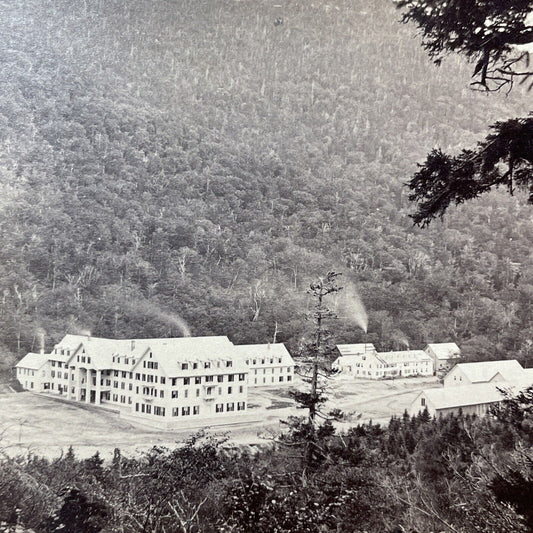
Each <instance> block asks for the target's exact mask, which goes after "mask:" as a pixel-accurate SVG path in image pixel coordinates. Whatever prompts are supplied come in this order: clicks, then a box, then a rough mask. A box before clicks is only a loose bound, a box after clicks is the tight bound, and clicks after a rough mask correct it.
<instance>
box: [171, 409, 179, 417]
mask: <svg viewBox="0 0 533 533" xmlns="http://www.w3.org/2000/svg"><path fill="white" fill-rule="evenodd" d="M179 412H180V408H179V407H173V408H172V416H178V415H179Z"/></svg>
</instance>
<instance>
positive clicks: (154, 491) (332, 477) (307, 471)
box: [0, 390, 533, 533]
mask: <svg viewBox="0 0 533 533" xmlns="http://www.w3.org/2000/svg"><path fill="white" fill-rule="evenodd" d="M531 401H532V395H531V390H529V391H528V392H526V393H525V394H524V395H523V396H522V397H520V398H519V399H518V400H517V401H509V404H508V405H506V406H504V407H503V408H502V409H501V410H500V411H496V412H495V414H493V415H492V416H490V417H487V418H485V419H476V418H471V417H468V416H466V417H464V416H462V415H460V416H453V415H450V416H447V417H444V418H439V419H432V418H431V417H430V416H429V415H428V414H427V411H426V412H424V413H420V414H419V415H418V416H413V417H410V416H408V415H407V414H405V415H404V416H403V417H401V418H392V419H391V421H390V423H389V425H388V427H380V426H379V425H372V424H371V423H370V424H365V425H360V426H358V427H355V428H353V429H351V430H349V431H348V432H345V433H342V434H338V433H336V432H335V430H334V429H333V427H332V426H331V424H330V423H328V422H325V423H324V424H323V425H321V426H318V427H317V428H316V429H315V428H314V426H312V425H310V424H309V423H308V422H306V419H296V420H294V419H293V420H291V421H290V423H289V426H290V431H289V432H288V433H287V434H285V436H284V437H283V439H282V440H281V441H278V442H276V443H274V442H271V443H270V444H269V443H268V442H267V443H266V444H265V446H264V447H259V448H258V449H256V450H255V452H254V453H249V452H246V451H242V450H241V451H237V450H235V449H228V448H226V447H225V446H224V442H223V440H220V439H218V438H217V437H216V436H205V435H196V436H194V437H192V438H191V439H190V440H188V441H187V442H185V443H183V444H182V445H181V446H178V447H177V448H175V449H166V448H153V449H152V450H150V451H148V452H146V453H144V454H143V455H141V456H140V457H137V458H132V457H125V456H123V455H121V453H120V450H118V449H116V450H115V453H114V456H113V459H112V461H109V462H107V463H105V462H104V461H103V460H102V459H101V457H100V456H99V454H98V453H97V454H95V455H94V456H93V457H91V458H89V459H78V458H76V456H75V454H74V452H73V451H72V449H70V450H69V451H68V452H67V453H66V454H64V455H63V456H61V457H59V458H57V459H55V460H47V459H43V458H40V457H37V456H33V455H30V456H28V457H20V458H16V459H6V458H4V459H2V464H1V468H0V496H1V497H0V522H4V523H7V524H18V525H19V526H23V527H31V528H32V529H33V530H34V531H35V532H37V533H41V532H43V533H52V532H59V531H62V532H63V533H69V532H72V533H74V532H75V533H97V532H99V531H104V532H109V533H111V532H124V531H127V532H128V533H137V532H139V533H140V532H150V533H164V532H167V533H168V532H170V531H172V532H183V533H195V532H202V533H208V532H220V533H222V532H230V531H231V532H233V533H238V532H242V533H249V532H250V531H257V532H261V533H263V532H265V533H266V532H268V533H274V532H277V533H283V532H287V533H289V532H290V533H304V532H309V533H314V532H316V533H319V532H323V533H327V532H336V533H339V532H346V533H357V532H363V531H365V532H367V533H378V532H379V533H383V532H389V533H392V532H397V531H405V532H410V533H415V532H417V531H418V532H431V531H435V532H436V531H449V532H455V533H472V532H473V531H477V532H486V533H489V532H494V531H498V532H500V531H506V532H510V533H518V532H530V531H533V514H532V509H531V498H532V497H533V484H532V481H531V479H532V467H531V465H532V464H533V463H532V460H533V457H532V456H531V446H532V444H533V440H532V434H531V422H532V420H531ZM309 451H310V452H311V453H309Z"/></svg>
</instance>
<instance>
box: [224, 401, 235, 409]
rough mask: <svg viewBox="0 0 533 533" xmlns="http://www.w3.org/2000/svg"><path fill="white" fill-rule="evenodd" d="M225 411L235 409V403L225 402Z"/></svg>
mask: <svg viewBox="0 0 533 533" xmlns="http://www.w3.org/2000/svg"><path fill="white" fill-rule="evenodd" d="M226 411H235V404H234V403H233V402H229V403H228V404H226Z"/></svg>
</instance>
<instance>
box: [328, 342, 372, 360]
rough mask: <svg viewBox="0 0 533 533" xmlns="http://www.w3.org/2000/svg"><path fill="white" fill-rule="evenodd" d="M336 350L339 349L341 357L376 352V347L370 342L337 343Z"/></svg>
mask: <svg viewBox="0 0 533 533" xmlns="http://www.w3.org/2000/svg"><path fill="white" fill-rule="evenodd" d="M337 350H339V353H340V354H341V357H349V356H353V355H364V354H367V353H376V347H375V346H374V345H373V344H371V343H359V344H337Z"/></svg>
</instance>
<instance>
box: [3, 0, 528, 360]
mask: <svg viewBox="0 0 533 533" xmlns="http://www.w3.org/2000/svg"><path fill="white" fill-rule="evenodd" d="M398 19H399V14H398V13H397V12H396V11H395V10H394V7H393V5H391V4H389V2H387V1H385V0H383V1H375V2H372V3H371V5H369V3H368V2H365V1H359V0H350V1H344V0H333V1H332V2H328V3H327V4H324V3H322V2H316V3H309V2H304V3H299V2H296V1H283V2H279V3H277V4H272V3H271V2H263V1H256V2H247V1H242V2H236V1H233V0H223V1H217V2H214V1H211V0H202V1H198V0H194V1H189V0H177V1H175V2H167V1H163V0H155V1H154V0H150V1H147V0H137V1H135V2H131V1H126V0H106V1H102V0H84V1H75V0H59V1H57V2H52V3H50V2H46V1H44V0H29V1H27V2H23V3H20V2H2V9H1V10H0V20H1V22H2V28H3V30H2V40H1V42H0V57H1V61H0V125H1V126H0V140H1V150H0V187H1V193H2V194H1V199H0V294H1V297H0V345H1V349H2V351H3V352H4V354H5V355H6V359H5V363H7V364H10V363H12V361H13V360H14V358H15V357H16V356H20V355H22V354H23V353H25V352H26V351H28V350H30V349H33V350H36V349H37V348H39V346H40V343H41V339H42V338H44V339H45V342H46V346H47V347H48V348H50V347H51V345H52V344H53V343H54V342H57V340H58V339H59V338H60V337H61V336H62V335H63V334H64V333H66V332H79V331H81V330H87V329H88V330H91V331H92V332H93V334H94V335H100V336H113V337H115V336H116V337H150V336H167V335H181V334H182V329H181V328H180V325H179V321H178V320H177V318H176V315H179V316H180V317H182V318H183V319H185V320H186V321H187V322H188V323H189V324H190V327H191V330H192V333H193V334H196V335H208V334H225V335H229V336H230V338H231V339H232V340H233V341H234V342H267V341H269V340H272V338H273V333H274V331H275V329H276V325H277V329H278V331H279V333H278V335H277V340H278V341H284V342H287V343H288V345H289V347H290V348H291V349H292V350H293V351H297V350H298V347H299V345H300V342H301V336H302V334H303V332H304V331H305V329H306V324H305V321H304V316H305V311H306V309H307V307H308V305H309V303H308V301H307V300H306V296H305V292H304V288H305V287H306V286H307V284H308V282H309V280H311V279H314V278H315V277H316V275H317V274H318V273H319V272H325V271H327V270H329V269H332V268H334V269H337V270H338V271H341V272H343V274H344V277H343V281H344V282H345V283H350V284H355V285H356V286H357V287H358V289H359V292H360V293H361V295H362V298H363V301H364V302H365V303H366V305H367V308H368V311H369V316H370V323H369V332H368V335H366V337H365V336H364V334H363V332H362V331H361V330H360V329H358V328H357V327H356V326H355V323H354V321H353V320H352V319H351V316H350V313H349V312H348V311H346V312H342V313H339V314H340V315H341V316H342V317H343V318H342V320H341V321H340V322H339V325H338V327H337V328H336V329H337V331H338V340H339V341H352V342H355V341H361V340H364V339H366V340H367V341H369V342H374V343H376V345H377V346H378V348H380V349H390V348H394V347H399V346H401V345H405V344H406V342H409V343H410V345H411V346H414V347H420V346H422V345H423V344H424V343H425V342H427V341H447V340H455V341H457V342H458V343H459V344H460V345H461V346H462V348H463V350H464V353H465V356H466V357H468V358H471V359H475V358H498V357H508V356H511V355H512V356H519V357H521V358H524V359H525V360H526V359H527V358H528V356H529V355H530V353H531V350H532V347H533V342H532V339H533V331H532V328H531V324H532V323H533V308H532V302H533V262H532V261H531V258H530V243H531V239H532V238H533V220H532V218H531V210H530V208H528V207H526V206H525V205H524V202H523V200H522V199H521V198H508V197H507V196H506V195H505V194H501V195H500V194H498V193H497V192H496V193H494V194H492V195H491V196H489V197H487V198H485V199H484V200H483V203H481V202H478V203H476V202H474V203H473V204H472V205H469V206H467V207H464V208H461V209H456V210H453V211H451V212H450V213H449V215H448V216H447V218H446V219H445V220H444V222H443V223H439V224H435V225H434V226H433V227H431V228H430V229H429V230H426V231H421V230H418V229H416V228H413V226H412V223H411V221H410V219H409V218H408V216H407V215H408V213H409V212H410V209H411V207H410V206H409V205H408V202H407V200H406V198H407V192H406V191H405V187H404V182H405V181H406V180H407V177H408V176H409V175H410V174H411V173H412V170H413V169H414V168H415V167H414V165H415V162H416V161H417V160H420V159H421V158H422V156H423V154H425V153H426V152H427V150H428V149H430V148H431V147H432V146H434V145H435V144H439V145H440V146H442V147H443V148H444V149H446V150H451V151H453V150H454V149H456V148H457V147H459V146H461V145H464V144H469V143H470V144H471V143H473V142H474V141H475V140H477V139H478V137H479V136H481V135H482V134H483V133H484V128H485V127H486V124H487V123H490V122H493V121H494V120H497V119H499V118H501V117H504V116H508V115H510V114H513V113H514V114H520V113H521V112H522V111H523V110H522V108H521V104H520V94H519V93H518V92H517V93H515V94H514V95H511V96H510V97H509V98H507V99H505V98H503V96H500V95H494V96H491V97H490V98H484V97H481V96H480V95H478V94H476V93H473V92H472V91H470V90H468V89H467V88H462V87H466V86H467V84H468V79H469V72H470V71H469V68H467V67H465V66H464V65H463V64H462V63H460V62H459V61H454V60H453V59H450V61H448V64H447V65H446V66H445V67H442V68H440V69H437V68H435V67H433V66H431V65H430V63H429V62H428V60H427V58H426V57H425V54H424V52H423V50H421V49H420V46H419V43H418V42H417V41H416V39H414V38H413V35H412V34H411V33H409V31H410V29H409V28H407V27H405V26H402V25H401V24H399V23H398ZM9 354H11V356H10V357H11V358H9Z"/></svg>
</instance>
